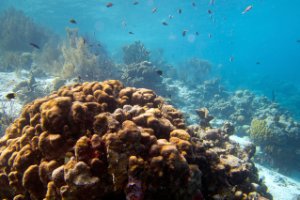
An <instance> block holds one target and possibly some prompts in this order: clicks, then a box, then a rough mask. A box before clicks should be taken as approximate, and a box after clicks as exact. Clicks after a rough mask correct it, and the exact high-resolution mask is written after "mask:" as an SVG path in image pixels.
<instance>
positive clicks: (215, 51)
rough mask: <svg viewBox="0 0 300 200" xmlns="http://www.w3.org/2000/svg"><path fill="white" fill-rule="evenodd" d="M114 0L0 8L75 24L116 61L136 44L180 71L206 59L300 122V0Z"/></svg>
mask: <svg viewBox="0 0 300 200" xmlns="http://www.w3.org/2000/svg"><path fill="white" fill-rule="evenodd" d="M111 2H112V3H113V5H112V6H111V7H107V6H106V5H107V3H108V1H103V0H88V1H87V0H85V1H84V0H72V1H71V0H51V1H45V0H1V1H0V13H1V12H2V11H4V10H6V9H7V8H10V7H14V8H16V9H18V10H22V11H23V12H24V13H25V14H26V15H27V16H29V17H30V18H32V19H33V20H34V21H35V22H36V23H38V24H39V25H42V26H43V27H45V28H47V29H49V30H51V31H53V32H54V33H56V34H58V35H59V36H60V37H62V38H65V37H66V27H71V28H78V29H79V32H80V34H82V35H90V36H92V37H94V38H95V39H96V40H98V41H100V42H101V44H102V45H103V46H104V47H105V48H106V49H107V50H108V52H109V54H110V56H111V57H112V58H113V59H114V60H116V61H121V60H122V56H121V54H122V47H123V46H125V45H128V44H131V43H133V42H135V41H141V42H142V43H143V44H145V46H146V48H147V49H149V50H150V51H155V50H159V49H162V50H163V52H164V54H163V58H164V59H165V60H166V62H167V63H169V64H171V65H172V66H173V67H175V68H180V66H181V65H180V63H182V62H185V61H186V60H187V59H189V58H192V57H197V58H201V59H203V60H207V61H209V62H210V63H211V64H212V69H213V75H212V76H217V77H220V78H221V82H222V84H224V85H225V86H226V87H227V88H228V89H229V90H231V91H235V90H238V89H248V90H250V91H253V92H255V94H257V95H265V96H267V97H268V98H269V99H270V100H273V101H276V102H278V103H279V104H280V105H281V106H282V107H284V108H285V109H287V110H288V111H289V112H290V113H291V115H292V116H293V117H294V118H295V119H296V120H299V119H300V109H299V108H300V80H299V74H300V12H299V6H300V1H296V0H291V1H288V2H287V1H283V0H242V1H241V0H231V1H228V0H160V1H159V0H138V1H131V0H112V1H111ZM134 2H138V3H137V4H136V5H134ZM248 6H252V7H251V9H250V10H249V11H248V12H246V13H244V14H243V13H242V12H243V11H244V10H245V9H246V8H247V7H248ZM70 19H74V20H76V24H72V23H70ZM0 23H1V22H0ZM163 23H164V24H163ZM129 32H131V33H132V34H130V33H129ZM199 76H200V75H199ZM194 81H195V83H194V84H195V85H197V81H196V80H194ZM199 84H200V82H199ZM295 173H298V172H295ZM297 176H298V175H297ZM295 177H296V175H295Z"/></svg>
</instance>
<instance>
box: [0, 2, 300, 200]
mask: <svg viewBox="0 0 300 200" xmlns="http://www.w3.org/2000/svg"><path fill="white" fill-rule="evenodd" d="M136 2H137V1H136ZM211 2H213V3H212V4H214V1H211ZM133 4H134V5H136V7H138V6H140V4H139V2H137V3H135V2H133ZM138 4H139V5H138ZM197 5H198V4H197ZM106 7H107V8H105V9H109V10H110V9H114V8H116V7H117V6H115V5H114V4H113V3H111V2H108V3H107V5H106ZM193 7H196V4H193ZM249 10H250V9H249ZM156 12H157V13H156ZM159 12H160V10H159V9H158V8H156V7H154V8H153V9H152V13H151V15H152V14H153V15H157V14H158V13H159ZM176 12H178V13H177V14H181V13H182V15H184V14H185V12H182V10H181V8H178V10H176ZM251 12H252V11H251ZM209 14H210V15H211V14H212V12H211V11H210V10H209ZM245 15H246V14H245ZM172 18H173V17H172ZM69 19H70V21H68V24H69V25H77V24H79V23H80V21H75V19H73V18H69ZM170 19H171V17H170ZM174 19H175V18H174ZM0 21H1V23H0V71H1V72H0V76H2V73H4V74H5V75H4V77H5V78H6V79H5V80H4V77H0V86H1V87H3V88H4V89H6V88H5V87H7V88H9V90H10V91H7V93H3V92H2V91H0V92H1V96H3V98H2V99H0V131H1V132H0V136H1V138H0V198H1V199H14V200H39V199H45V200H58V199H64V200H77V199H78V200H79V199H87V194H88V199H95V200H97V199H103V200H110V199H116V200H118V199H120V200H123V199H127V200H143V199H145V200H153V199H158V200H160V199H161V200H168V199H170V200H173V199H174V200H190V199H191V200H204V199H206V200H209V199H213V200H220V199H229V200H254V199H255V200H267V199H269V200H272V199H273V197H272V195H271V194H270V193H269V190H268V188H267V186H266V185H265V183H264V181H263V179H262V178H259V176H258V169H257V168H256V167H255V164H254V162H256V163H260V164H264V165H265V166H271V167H273V168H276V169H277V168H278V170H279V171H280V172H285V173H289V172H292V171H293V170H295V169H299V168H300V156H299V155H300V148H299V143H300V123H298V122H296V120H294V119H293V118H292V116H291V114H290V113H288V112H287V111H286V110H285V109H283V108H281V107H280V106H279V104H278V103H276V102H275V93H274V92H272V95H273V96H274V98H273V101H272V100H269V99H268V98H266V97H264V96H258V95H255V94H254V93H252V92H250V91H249V90H237V91H229V90H227V88H226V87H225V86H224V85H223V83H222V82H221V80H220V79H219V78H216V75H215V76H213V70H214V69H213V65H212V64H211V63H210V62H209V61H206V60H203V59H201V58H197V57H189V58H186V60H185V61H182V62H178V63H177V64H174V63H173V62H172V64H170V63H171V62H168V61H167V60H165V58H164V56H163V50H161V49H160V50H158V51H157V52H156V53H155V50H152V49H151V51H150V50H149V49H147V48H146V46H145V45H144V44H143V43H142V42H141V41H135V42H133V43H131V44H124V46H123V47H122V48H121V49H120V52H121V53H122V55H121V56H120V58H119V59H120V60H117V59H116V60H115V59H112V58H111V57H110V55H109V54H108V53H107V51H106V48H104V47H103V45H102V43H100V42H99V41H97V39H96V37H95V33H94V35H93V36H90V35H86V36H82V35H80V34H79V31H78V29H76V28H66V38H65V39H61V38H60V37H58V36H56V35H55V34H54V33H52V32H51V31H49V30H46V29H45V28H43V27H41V26H39V25H36V24H35V23H34V22H33V21H32V20H31V19H30V18H29V17H27V16H26V15H25V14H24V13H23V12H22V11H17V10H15V9H8V10H6V11H4V12H3V14H2V15H0ZM77 22H78V23H77ZM122 23H123V22H122ZM124 23H125V26H126V22H124ZM164 25H165V26H164V28H168V27H170V26H171V24H170V26H166V25H168V24H164ZM160 26H161V25H160ZM21 30H26V34H22V31H21ZM10 33H14V34H15V35H14V36H13V37H12V34H10ZM189 33H190V32H187V30H184V32H183V33H182V36H185V35H186V34H187V36H186V37H188V34H189ZM198 34H199V33H198V32H197V35H198ZM126 35H128V31H126ZM129 35H130V36H136V35H138V33H137V34H135V33H134V32H129ZM200 35H201V33H200ZM180 37H181V36H180ZM16 38H17V39H16ZM24 41H26V42H24ZM232 58H233V57H232ZM231 61H233V59H231ZM176 65H177V66H176ZM7 74H10V75H11V74H14V75H13V76H11V77H13V78H7ZM121 82H122V83H121ZM123 84H124V85H123ZM276 97H277V96H276ZM17 105H19V107H18V108H19V109H17ZM175 107H176V108H179V109H180V111H179V109H176V108H175ZM21 108H22V110H21ZM19 110H21V112H18V111H19ZM17 113H21V114H20V115H18V114H17ZM17 116H19V117H17ZM234 134H236V135H238V136H247V137H249V138H250V139H251V141H252V142H253V143H250V144H248V145H246V146H242V145H241V146H240V145H239V144H237V143H236V142H234V141H232V140H231V139H229V137H232V136H233V135H234ZM255 145H258V146H260V148H258V149H260V150H261V151H260V153H258V154H255V153H256V147H255ZM282 158H284V159H282Z"/></svg>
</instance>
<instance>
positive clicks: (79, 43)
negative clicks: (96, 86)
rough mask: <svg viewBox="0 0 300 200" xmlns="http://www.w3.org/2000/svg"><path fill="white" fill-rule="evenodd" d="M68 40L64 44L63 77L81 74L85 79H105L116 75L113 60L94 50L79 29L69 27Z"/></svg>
mask: <svg viewBox="0 0 300 200" xmlns="http://www.w3.org/2000/svg"><path fill="white" fill-rule="evenodd" d="M66 31H67V40H66V42H65V43H64V44H63V45H62V48H61V51H62V55H63V62H64V64H63V68H62V74H63V78H75V77H78V76H80V77H81V78H82V79H83V80H105V79H107V78H112V77H114V76H116V75H115V74H116V71H115V67H114V64H113V62H112V61H111V60H110V59H109V58H108V56H106V55H105V56H104V55H102V54H97V53H95V52H93V51H92V50H91V48H90V44H88V43H87V41H86V40H85V38H83V37H81V36H79V35H78V30H77V29H70V28H67V29H66Z"/></svg>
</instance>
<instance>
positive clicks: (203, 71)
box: [178, 57, 211, 85]
mask: <svg viewBox="0 0 300 200" xmlns="http://www.w3.org/2000/svg"><path fill="white" fill-rule="evenodd" d="M210 71H211V64H210V63H209V62H208V61H206V60H201V59H199V58H196V57H194V58H190V59H188V60H187V61H186V62H184V63H182V64H181V66H179V68H178V77H179V79H181V80H183V81H184V82H185V83H186V84H189V85H198V84H201V83H202V82H203V81H204V80H206V79H207V78H208V77H209V73H210Z"/></svg>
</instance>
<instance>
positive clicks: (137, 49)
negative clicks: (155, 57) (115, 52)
mask: <svg viewBox="0 0 300 200" xmlns="http://www.w3.org/2000/svg"><path fill="white" fill-rule="evenodd" d="M123 54H124V55H123V61H124V63H125V64H127V65H129V64H134V63H140V62H142V61H149V55H150V52H149V51H148V50H147V49H146V48H145V46H144V44H143V43H142V42H141V41H137V42H135V43H133V44H130V45H127V46H124V47H123Z"/></svg>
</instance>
